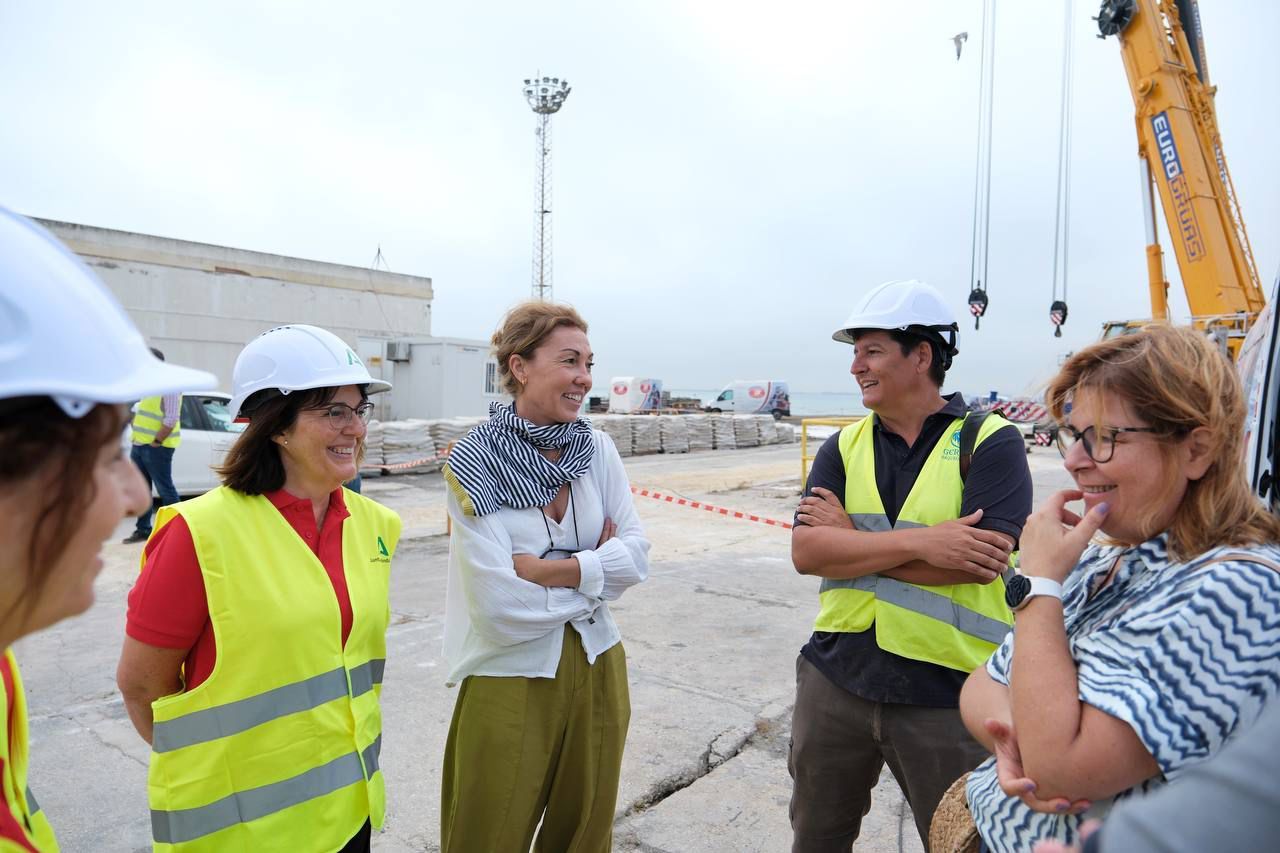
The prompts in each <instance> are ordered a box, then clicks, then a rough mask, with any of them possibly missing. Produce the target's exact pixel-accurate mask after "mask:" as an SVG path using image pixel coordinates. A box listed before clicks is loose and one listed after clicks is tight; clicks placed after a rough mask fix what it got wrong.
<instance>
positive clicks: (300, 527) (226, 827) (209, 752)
mask: <svg viewBox="0 0 1280 853" xmlns="http://www.w3.org/2000/svg"><path fill="white" fill-rule="evenodd" d="M233 385H234V392H235V393H234V396H233V397H232V400H231V412H232V416H233V417H235V416H237V415H240V416H242V417H243V416H247V417H248V419H249V425H248V427H247V428H246V429H245V431H244V432H243V433H241V434H240V436H239V438H238V439H237V440H236V443H235V445H234V446H233V447H232V449H231V451H230V452H229V453H228V454H227V458H226V462H225V464H224V465H223V466H222V468H221V469H220V470H219V473H220V475H221V476H222V478H223V485H222V486H220V487H219V488H217V489H214V490H213V491H211V492H209V493H207V494H205V495H203V496H201V497H199V498H195V499H194V500H189V501H185V502H183V503H179V504H175V505H173V506H168V507H164V508H162V509H161V510H160V512H159V515H158V516H157V519H156V526H155V531H154V532H153V533H152V536H151V539H150V540H149V541H148V543H147V546H146V549H145V552H144V556H143V560H144V565H143V569H142V574H141V576H140V577H139V578H138V581H137V583H136V584H135V585H134V588H133V591H132V592H131V593H130V594H129V613H128V620H127V623H126V627H125V634H126V637H125V642H124V650H123V652H122V654H121V657H120V666H119V670H118V673H117V680H118V682H119V685H120V691H121V693H122V694H124V700H125V707H126V709H127V710H128V712H129V716H130V718H131V719H132V720H133V724H134V727H135V728H137V730H138V733H139V734H140V735H141V736H142V737H143V738H144V739H145V740H146V741H147V742H148V743H150V744H151V750H152V751H151V764H150V773H149V779H148V786H147V787H148V790H149V792H150V800H151V824H152V831H153V835H154V841H155V847H156V849H157V850H175V851H215V850H218V851H220V850H255V851H258V850H279V851H286V850H287V851H298V850H316V851H332V850H341V851H357V850H362V851H363V850H368V849H369V843H370V836H371V831H372V829H373V828H376V827H380V826H381V825H382V821H383V815H384V813H385V808H386V794H385V789H384V782H383V775H382V773H381V772H380V771H379V769H378V767H379V752H380V749H381V744H382V737H381V735H382V714H381V710H380V707H379V696H380V694H381V687H382V674H383V669H384V666H385V663H386V630H387V623H388V620H389V615H390V611H389V605H388V585H389V581H390V573H391V558H392V556H393V555H394V553H395V548H396V542H397V540H398V538H399V535H400V518H399V516H397V515H396V514H395V513H394V512H392V511H391V510H389V509H387V508H385V507H383V506H381V505H379V504H377V503H375V502H373V501H371V500H369V499H368V498H364V497H361V496H360V495H357V494H355V493H353V492H350V491H347V490H345V489H343V488H342V484H343V483H345V482H347V481H349V480H351V479H352V477H353V476H354V475H355V472H356V470H357V468H358V467H359V463H360V458H361V456H362V454H363V449H364V447H363V442H364V436H365V424H366V423H367V421H368V419H369V414H370V410H371V408H372V405H371V404H370V403H369V400H368V395H369V394H370V393H378V392H380V391H386V390H388V389H389V388H390V385H388V384H387V383H386V382H381V381H378V380H375V379H373V378H372V377H371V376H370V375H369V372H368V370H366V369H365V366H364V364H363V363H362V362H361V361H360V359H359V357H358V356H356V354H355V353H354V352H353V351H352V350H351V349H350V348H349V347H348V346H347V345H346V344H345V343H344V342H343V341H342V340H340V339H339V338H338V337H337V336H335V335H333V334H332V333H330V332H327V331H325V330H324V329H319V328H316V327H314V326H304V325H292V326H281V327H279V328H275V329H272V330H270V331H268V332H265V333H264V334H262V335H261V336H259V337H258V338H256V339H254V340H253V341H251V342H250V343H249V344H248V345H247V346H246V347H245V348H244V350H243V351H242V352H241V353H240V356H239V357H238V358H237V359H236V365H235V370H234V375H233Z"/></svg>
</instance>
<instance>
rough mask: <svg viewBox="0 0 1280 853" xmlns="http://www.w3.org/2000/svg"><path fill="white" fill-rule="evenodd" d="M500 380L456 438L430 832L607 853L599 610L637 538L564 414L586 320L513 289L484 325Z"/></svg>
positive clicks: (605, 675) (606, 642)
mask: <svg viewBox="0 0 1280 853" xmlns="http://www.w3.org/2000/svg"><path fill="white" fill-rule="evenodd" d="M492 343H493V348H494V351H495V353H496V355H497V360H498V370H499V375H500V377H501V379H502V382H503V385H504V387H505V388H506V389H507V390H508V391H509V392H510V393H511V394H512V396H513V397H514V398H515V400H514V402H513V404H511V405H509V406H508V405H504V404H501V403H493V404H491V405H490V408H489V421H488V423H486V424H483V425H481V426H479V427H477V428H476V429H474V430H472V431H471V432H470V433H469V434H468V435H467V436H466V437H465V438H464V439H462V441H460V442H458V444H457V445H455V446H454V448H453V450H452V452H451V453H450V456H449V461H448V463H447V464H446V466H445V469H444V476H445V481H446V482H447V483H448V484H449V487H450V488H449V496H448V509H449V516H450V518H451V519H452V521H453V535H452V538H451V540H450V543H449V545H450V547H449V590H448V597H447V603H446V611H445V631H444V651H445V657H446V658H447V660H448V664H449V682H450V683H458V682H461V688H460V689H459V691H458V699H457V702H456V704H455V705H454V710H453V722H452V724H451V725H450V727H449V740H448V744H447V745H446V747H445V756H444V770H443V774H442V791H441V809H440V849H441V851H442V852H443V853H458V851H525V850H528V849H529V845H530V844H531V843H532V842H533V839H534V834H535V831H536V832H537V836H538V839H537V849H538V850H545V851H563V850H574V851H580V853H595V851H600V853H606V851H608V850H609V849H610V847H611V843H612V828H613V814H614V806H615V803H616V800H617V793H618V774H619V770H620V768H621V763H622V750H623V744H624V741H625V740H626V734H627V724H628V722H629V720H630V716H631V706H630V699H629V696H628V690H627V664H626V656H625V654H624V652H623V649H622V642H621V636H620V635H619V633H618V627H617V625H615V624H614V621H613V616H612V615H611V614H610V612H609V606H608V604H607V602H608V601H612V600H615V599H617V598H618V597H619V596H621V595H622V593H623V592H624V591H625V590H626V589H627V588H628V587H631V586H634V585H635V584H637V583H639V582H640V581H642V580H644V579H645V577H646V576H647V574H648V559H647V554H648V550H649V543H648V541H647V540H646V539H645V538H644V531H643V530H642V529H641V527H640V522H639V520H638V518H637V517H636V512H635V508H634V506H633V504H632V499H631V490H630V484H629V483H628V481H627V475H626V471H625V470H624V469H623V466H622V460H621V459H620V458H619V456H618V451H617V449H616V448H615V447H614V446H613V442H612V441H611V440H610V439H609V437H608V436H606V435H605V434H604V433H601V432H595V431H593V430H592V429H591V427H590V425H589V424H588V423H587V422H586V421H585V420H582V419H581V418H579V417H578V412H579V410H580V409H581V406H582V401H583V400H584V399H586V395H587V393H588V392H589V391H590V390H591V362H592V353H591V345H590V343H589V342H588V340H587V324H586V323H585V322H584V321H583V320H582V318H581V317H580V316H579V315H578V313H577V312H576V311H574V310H573V309H572V308H570V307H568V306H563V305H553V304H548V303H544V302H528V303H525V304H522V305H519V306H517V307H516V308H514V309H512V310H511V312H510V313H508V314H507V316H506V318H505V319H504V321H503V324H502V326H501V328H500V329H498V331H497V332H495V333H494V335H493V341H492Z"/></svg>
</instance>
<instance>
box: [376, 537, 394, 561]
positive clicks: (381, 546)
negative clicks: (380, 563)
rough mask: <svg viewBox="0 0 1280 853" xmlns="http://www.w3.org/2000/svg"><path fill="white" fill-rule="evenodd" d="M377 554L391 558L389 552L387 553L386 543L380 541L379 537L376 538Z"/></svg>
mask: <svg viewBox="0 0 1280 853" xmlns="http://www.w3.org/2000/svg"><path fill="white" fill-rule="evenodd" d="M378 553H379V554H381V555H382V556H384V557H390V556H391V554H390V552H389V551H387V543H386V542H383V541H382V537H381V536H379V537H378Z"/></svg>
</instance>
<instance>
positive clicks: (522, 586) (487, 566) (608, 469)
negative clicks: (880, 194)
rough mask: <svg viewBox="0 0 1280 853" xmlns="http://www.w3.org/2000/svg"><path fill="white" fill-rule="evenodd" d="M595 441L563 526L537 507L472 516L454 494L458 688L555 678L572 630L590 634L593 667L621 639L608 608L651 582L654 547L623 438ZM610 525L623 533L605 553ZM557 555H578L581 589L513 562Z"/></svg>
mask: <svg viewBox="0 0 1280 853" xmlns="http://www.w3.org/2000/svg"><path fill="white" fill-rule="evenodd" d="M592 438H593V440H594V441H595V454H594V455H593V457H592V459H591V466H590V467H589V468H588V469H587V471H586V473H585V474H583V475H582V476H581V477H579V478H578V479H577V480H574V481H573V483H572V484H571V487H572V492H573V494H572V497H573V499H572V501H570V503H569V507H568V509H566V511H565V516H564V519H563V520H562V521H561V522H559V523H557V522H556V521H555V520H554V519H552V518H551V517H550V516H544V515H543V513H542V510H541V509H538V508H536V507H535V508H532V509H512V508H510V507H503V508H502V509H500V510H498V511H497V512H495V513H490V514H489V515H486V516H482V517H475V516H467V515H464V514H463V512H462V507H461V505H460V504H459V503H458V500H457V498H456V497H454V495H453V493H452V491H450V492H449V494H448V498H447V502H448V511H449V517H450V519H452V521H453V534H452V537H451V538H450V540H449V582H448V591H447V593H446V597H445V619H444V655H445V659H446V661H447V662H448V666H449V675H448V684H449V685H453V684H456V683H458V682H460V681H462V679H464V678H466V677H467V676H469V675H496V676H523V677H526V678H554V677H555V675H556V668H557V666H558V665H559V662H560V650H561V645H562V643H563V641H564V630H565V626H566V625H567V626H569V627H570V628H572V629H573V630H575V631H577V632H578V634H579V635H580V636H581V638H582V647H583V649H584V650H585V651H586V654H587V663H589V664H594V663H595V660H596V658H597V657H598V656H599V655H601V654H603V653H604V652H606V651H608V650H609V649H610V648H612V647H613V646H614V645H615V644H617V643H618V642H620V641H621V639H622V637H621V635H620V634H619V633H618V626H617V625H616V624H615V623H614V621H613V616H612V614H610V612H609V605H608V603H607V602H609V601H614V600H616V599H617V598H618V597H619V596H621V595H622V593H623V592H625V591H626V590H627V589H628V588H629V587H632V586H634V585H635V584H638V583H640V582H641V581H643V580H644V579H645V578H646V577H648V574H649V558H648V554H649V541H648V540H647V539H645V537H644V530H643V529H642V528H641V527H640V519H639V517H638V516H637V515H636V510H635V505H634V503H633V501H632V497H631V484H630V482H629V481H628V480H627V472H626V469H625V468H623V466H622V459H621V457H619V456H618V450H617V448H616V447H614V445H613V440H612V439H610V438H609V437H608V436H607V435H605V434H604V433H603V432H600V431H599V430H593V432H592ZM605 518H609V519H612V521H613V523H614V524H615V525H617V533H616V534H615V536H614V537H613V538H612V539H610V540H609V541H608V542H606V543H604V545H602V546H601V547H599V548H596V547H595V545H596V543H597V542H598V541H599V540H600V533H601V532H602V531H603V530H604V520H605ZM544 519H545V520H544ZM575 522H576V530H577V540H576V541H575V538H574V535H575V533H574V531H575ZM548 530H550V538H548ZM548 548H555V549H556V550H557V551H565V552H568V553H571V554H575V555H576V556H577V558H578V564H579V566H581V569H582V578H581V582H580V583H579V584H578V587H577V588H576V589H569V588H568V587H544V586H541V585H539V584H535V583H531V582H530V581H526V580H522V579H521V578H519V577H517V576H516V573H515V568H514V563H513V561H512V555H514V554H532V555H534V556H535V557H536V556H541V555H542V554H543V553H544V552H546V551H547V549H548Z"/></svg>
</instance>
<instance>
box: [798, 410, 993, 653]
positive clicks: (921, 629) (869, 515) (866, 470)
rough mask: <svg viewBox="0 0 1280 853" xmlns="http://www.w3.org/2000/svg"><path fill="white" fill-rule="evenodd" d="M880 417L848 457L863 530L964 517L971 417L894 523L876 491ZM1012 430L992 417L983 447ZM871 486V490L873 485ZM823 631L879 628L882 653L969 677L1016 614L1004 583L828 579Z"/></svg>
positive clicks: (848, 438) (848, 506)
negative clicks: (875, 430) (962, 444)
mask: <svg viewBox="0 0 1280 853" xmlns="http://www.w3.org/2000/svg"><path fill="white" fill-rule="evenodd" d="M873 423H874V416H873V417H871V418H864V419H863V420H861V421H859V422H858V423H855V424H852V425H850V426H848V427H845V428H844V431H842V433H841V436H840V453H841V456H842V458H843V459H844V463H845V483H846V485H845V494H844V496H843V498H844V506H845V510H846V512H848V514H849V518H850V520H851V521H852V522H853V525H854V527H855V528H856V529H858V530H863V531H868V532H873V533H878V532H884V531H888V530H902V529H908V528H916V527H928V526H931V525H933V524H940V523H942V522H943V521H948V520H951V519H955V518H958V517H959V515H960V504H961V499H962V497H963V492H964V481H963V480H962V479H961V478H960V471H959V455H960V454H959V435H960V427H961V426H962V425H963V423H964V419H963V418H957V419H955V420H953V421H952V423H951V424H950V425H949V426H948V428H947V430H946V431H945V432H944V433H943V436H942V438H941V439H939V440H938V443H937V444H936V445H935V446H934V447H933V449H932V450H931V451H930V453H929V456H928V458H927V459H926V460H925V463H924V466H923V467H922V468H921V470H920V474H919V475H918V476H917V478H916V481H915V483H914V484H912V488H911V491H910V493H909V494H908V496H907V499H906V500H905V501H904V502H903V505H902V509H901V510H900V512H899V514H898V520H897V522H896V523H892V524H891V523H890V521H889V518H888V516H887V515H886V513H885V511H884V506H883V504H882V503H881V502H880V492H879V489H878V488H876V486H875V447H874V439H873V434H872V425H873ZM1006 427H1010V425H1009V424H1008V423H1007V422H1006V421H1004V420H1002V419H1000V418H999V417H989V418H987V420H986V422H985V423H984V424H983V426H982V429H981V430H980V432H979V434H978V440H977V442H976V444H975V450H976V448H977V446H980V445H981V444H982V442H983V441H985V440H986V439H987V438H988V437H989V436H991V435H992V434H993V433H994V432H995V431H996V430H998V429H1003V428H1006ZM868 484H870V487H868ZM819 596H820V599H821V602H822V607H821V611H820V612H819V614H818V618H817V620H816V621H815V623H814V630H815V631H835V632H861V631H865V630H867V629H869V628H871V627H872V626H873V625H874V626H875V631H876V643H877V645H879V646H880V648H882V649H884V650H885V651H888V652H891V653H893V654H897V655H900V656H902V657H907V658H911V659H913V660H922V661H926V662H929V663H934V664H938V665H941V666H946V667H949V668H951V669H957V670H961V671H965V672H967V671H971V670H973V669H975V668H976V667H978V666H979V665H981V664H982V662H983V661H985V660H986V658H987V657H989V656H990V654H991V652H992V651H994V650H995V646H996V645H997V644H999V643H1000V642H1001V640H1003V639H1004V637H1005V635H1007V634H1008V632H1009V629H1010V626H1011V625H1012V623H1013V617H1012V614H1010V612H1009V609H1008V607H1007V606H1006V605H1005V603H1004V583H1003V580H996V581H993V582H992V583H990V584H986V585H982V584H971V583H970V584H949V585H944V586H923V585H917V584H910V583H905V582H902V581H898V580H895V579H892V578H886V577H882V576H880V575H868V576H865V577H862V578H856V579H851V580H824V581H823V582H822V586H821V588H820V592H819Z"/></svg>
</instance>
